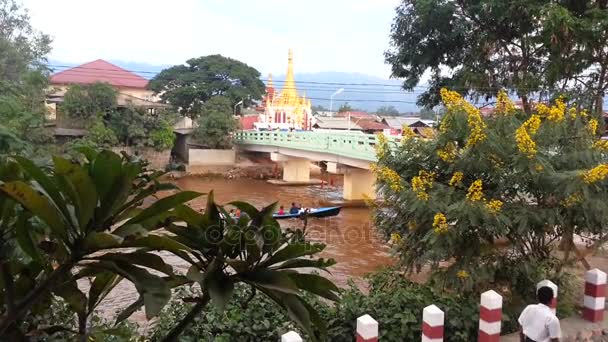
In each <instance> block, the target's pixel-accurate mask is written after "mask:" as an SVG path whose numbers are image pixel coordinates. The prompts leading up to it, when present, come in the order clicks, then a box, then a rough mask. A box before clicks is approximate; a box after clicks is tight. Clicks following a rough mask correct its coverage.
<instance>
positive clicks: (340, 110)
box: [338, 102, 354, 113]
mask: <svg viewBox="0 0 608 342" xmlns="http://www.w3.org/2000/svg"><path fill="white" fill-rule="evenodd" d="M352 111H354V109H353V107H351V106H350V104H349V103H348V102H345V103H343V104H342V105H341V106H340V108H338V113H344V112H352Z"/></svg>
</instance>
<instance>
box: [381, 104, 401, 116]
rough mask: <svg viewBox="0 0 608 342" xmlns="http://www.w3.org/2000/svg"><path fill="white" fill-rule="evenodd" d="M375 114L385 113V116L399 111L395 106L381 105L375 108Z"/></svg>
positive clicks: (396, 113)
mask: <svg viewBox="0 0 608 342" xmlns="http://www.w3.org/2000/svg"><path fill="white" fill-rule="evenodd" d="M376 114H378V115H387V116H397V115H399V111H398V110H397V108H395V106H382V107H379V108H378V109H376Z"/></svg>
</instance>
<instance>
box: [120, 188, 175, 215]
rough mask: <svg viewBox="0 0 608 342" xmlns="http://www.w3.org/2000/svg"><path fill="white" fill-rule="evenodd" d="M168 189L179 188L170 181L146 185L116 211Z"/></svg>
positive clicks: (121, 210) (125, 208) (135, 204)
mask: <svg viewBox="0 0 608 342" xmlns="http://www.w3.org/2000/svg"><path fill="white" fill-rule="evenodd" d="M168 190H179V188H178V187H177V186H176V185H175V184H172V183H153V184H151V185H150V186H148V187H147V188H146V189H143V190H141V191H139V192H137V194H136V195H135V197H133V198H132V199H131V200H129V201H128V202H127V203H125V204H123V205H122V206H121V207H120V208H118V210H116V213H122V212H123V211H125V210H127V209H129V208H132V207H135V206H138V203H139V202H141V201H143V200H144V199H146V198H148V197H150V196H152V195H154V194H156V193H158V192H160V191H168Z"/></svg>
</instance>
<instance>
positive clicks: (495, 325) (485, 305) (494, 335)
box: [477, 290, 502, 342]
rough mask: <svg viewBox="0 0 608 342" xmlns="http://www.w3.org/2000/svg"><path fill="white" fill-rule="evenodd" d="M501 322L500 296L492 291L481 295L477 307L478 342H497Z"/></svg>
mask: <svg viewBox="0 0 608 342" xmlns="http://www.w3.org/2000/svg"><path fill="white" fill-rule="evenodd" d="M501 320H502V296H501V295H499V294H498V293H496V292H495V291H494V290H490V291H486V292H484V293H482V294H481V303H480V305H479V338H478V339H477V340H478V341H479V342H498V341H499V340H500V325H501Z"/></svg>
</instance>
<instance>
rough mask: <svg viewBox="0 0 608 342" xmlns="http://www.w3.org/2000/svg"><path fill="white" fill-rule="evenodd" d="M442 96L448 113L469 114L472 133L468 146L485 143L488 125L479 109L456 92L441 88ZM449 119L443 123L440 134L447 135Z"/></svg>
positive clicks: (468, 120)
mask: <svg viewBox="0 0 608 342" xmlns="http://www.w3.org/2000/svg"><path fill="white" fill-rule="evenodd" d="M440 94H441V100H442V101H443V104H444V106H445V107H446V109H447V110H448V111H452V110H463V111H465V112H466V113H467V115H468V119H467V122H468V125H469V129H470V130H471V133H470V135H469V139H468V140H467V143H466V146H467V147H472V146H475V145H476V144H477V143H479V142H482V141H484V140H485V139H486V138H487V136H486V134H485V133H484V129H485V128H486V124H485V122H483V119H482V118H481V113H480V112H479V109H477V108H476V107H475V106H473V105H472V104H470V103H468V102H467V101H466V100H465V99H463V98H462V96H460V94H458V93H457V92H455V91H449V90H447V89H445V88H441V92H440ZM448 119H449V117H447V118H446V119H444V120H443V121H442V122H441V126H439V131H440V132H442V133H445V132H446V131H447V130H448Z"/></svg>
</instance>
